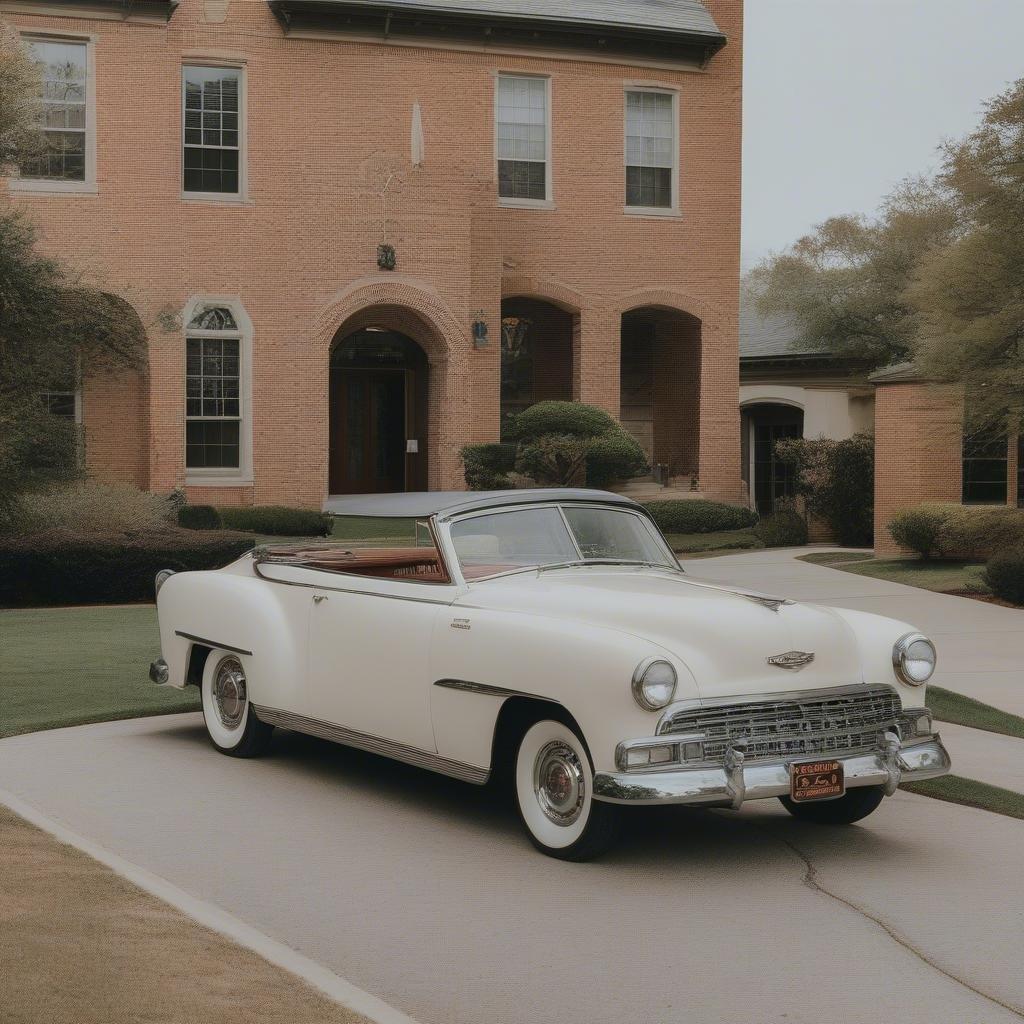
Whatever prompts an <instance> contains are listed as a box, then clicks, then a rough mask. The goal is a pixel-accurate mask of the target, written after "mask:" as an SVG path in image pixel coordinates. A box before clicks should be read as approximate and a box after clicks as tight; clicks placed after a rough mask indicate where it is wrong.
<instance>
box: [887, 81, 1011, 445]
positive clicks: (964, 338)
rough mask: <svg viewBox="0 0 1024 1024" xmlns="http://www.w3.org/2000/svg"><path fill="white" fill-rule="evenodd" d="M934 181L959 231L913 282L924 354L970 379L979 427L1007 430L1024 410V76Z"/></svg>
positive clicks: (951, 149)
mask: <svg viewBox="0 0 1024 1024" xmlns="http://www.w3.org/2000/svg"><path fill="white" fill-rule="evenodd" d="M935 187H936V189H937V190H938V191H941V193H942V194H943V195H944V196H945V197H946V199H947V202H948V203H949V204H950V205H951V206H952V207H953V208H954V209H955V210H956V212H957V218H958V231H957V233H956V236H955V237H954V238H953V239H951V240H950V242H949V244H948V245H946V246H943V247H941V248H938V249H935V250H931V251H929V252H928V253H927V254H926V255H925V257H924V258H923V259H922V260H921V264H920V267H919V271H918V274H917V276H916V279H915V280H914V281H913V283H912V284H911V287H910V288H909V289H908V293H907V294H908V298H909V300H910V301H911V302H912V303H913V304H914V306H915V307H916V308H917V309H918V310H919V311H920V332H919V338H918V343H917V345H916V351H915V356H916V359H917V363H918V365H919V366H920V368H921V369H922V370H923V371H924V372H925V373H926V374H927V375H928V376H930V377H932V378H934V379H935V380H938V381H942V382H947V383H957V384H963V385H965V387H966V391H967V395H968V397H969V402H968V406H967V413H968V418H969V421H970V427H971V429H972V430H974V431H978V432H980V431H983V430H986V429H996V430H1005V429H1006V423H1007V420H1011V421H1017V420H1019V419H1020V416H1021V413H1022V410H1024V291H1022V289H1021V267H1022V266H1024V232H1022V231H1021V224H1022V222H1024V79H1020V80H1018V81H1017V82H1016V83H1015V84H1014V85H1013V86H1012V87H1011V88H1009V89H1008V90H1007V91H1006V92H1004V93H1003V94H1001V95H999V96H997V97H996V98H995V99H993V100H992V101H991V102H989V103H988V104H987V106H986V108H985V114H984V116H983V118H982V121H981V124H980V125H979V126H978V128H977V129H976V130H975V131H974V132H973V133H971V134H970V135H969V136H968V137H967V138H966V139H963V140H962V141H960V142H955V143H948V144H947V145H946V146H945V147H944V162H943V167H942V170H941V172H940V174H939V175H938V178H937V180H936V183H935Z"/></svg>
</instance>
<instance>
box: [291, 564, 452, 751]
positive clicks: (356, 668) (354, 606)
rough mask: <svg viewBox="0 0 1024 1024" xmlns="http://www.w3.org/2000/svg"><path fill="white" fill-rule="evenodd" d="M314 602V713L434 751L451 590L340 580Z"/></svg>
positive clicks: (311, 627)
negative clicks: (433, 652) (434, 694)
mask: <svg viewBox="0 0 1024 1024" xmlns="http://www.w3.org/2000/svg"><path fill="white" fill-rule="evenodd" d="M336 587H337V588H338V589H335V588H334V587H332V588H331V589H323V590H314V591H313V592H312V594H311V597H310V600H311V602H312V608H311V610H310V625H309V655H310V661H309V685H308V687H307V702H308V703H307V712H306V713H307V715H308V716H309V717H310V718H313V719H316V720H317V721H321V722H328V723H330V724H332V725H338V726H341V727H343V728H345V729H350V730H353V731H355V732H359V733H364V734H367V735H369V736H375V737H380V738H383V739H387V740H391V741H393V742H396V743H403V744H406V745H408V746H412V747H416V748H418V749H421V750H430V751H433V750H435V749H436V747H435V745H434V732H433V728H432V726H431V720H430V687H431V686H432V685H433V682H434V680H433V679H432V678H431V676H430V648H431V637H432V635H433V632H434V625H435V622H436V620H437V617H438V616H439V615H441V614H444V613H445V611H446V610H447V608H448V605H449V604H450V603H451V602H452V601H453V600H454V598H455V588H454V587H452V586H448V585H438V584H424V583H405V582H401V581H396V580H377V579H372V578H361V577H338V581H337V584H336Z"/></svg>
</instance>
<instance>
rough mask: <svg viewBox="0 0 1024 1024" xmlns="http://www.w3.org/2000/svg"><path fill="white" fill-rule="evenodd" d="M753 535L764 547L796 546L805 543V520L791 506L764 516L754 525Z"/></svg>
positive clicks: (801, 545)
mask: <svg viewBox="0 0 1024 1024" xmlns="http://www.w3.org/2000/svg"><path fill="white" fill-rule="evenodd" d="M754 536H755V537H757V539H758V540H759V541H760V542H761V543H762V544H763V545H764V546H765V547H766V548H798V547H803V545H804V544H806V543H807V520H806V519H804V517H803V516H802V515H800V513H799V512H794V511H793V509H791V508H784V509H780V510H779V511H778V512H773V513H772V514H771V515H770V516H765V517H764V518H763V519H762V520H761V521H760V522H759V523H758V524H757V526H755V527H754Z"/></svg>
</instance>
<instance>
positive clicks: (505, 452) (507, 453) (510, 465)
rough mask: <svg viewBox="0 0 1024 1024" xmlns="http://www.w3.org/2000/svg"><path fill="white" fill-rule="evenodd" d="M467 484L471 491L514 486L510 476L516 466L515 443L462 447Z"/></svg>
mask: <svg viewBox="0 0 1024 1024" xmlns="http://www.w3.org/2000/svg"><path fill="white" fill-rule="evenodd" d="M460 454H461V455H462V465H463V467H464V468H465V471H466V486H467V487H468V488H469V489H470V490H471V491H504V490H509V489H511V488H512V486H513V484H512V480H511V478H510V477H509V475H508V474H509V473H511V472H512V471H513V470H514V469H515V468H516V446H515V445H514V444H469V445H466V447H465V448H463V449H462V451H461V453H460Z"/></svg>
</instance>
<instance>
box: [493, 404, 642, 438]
mask: <svg viewBox="0 0 1024 1024" xmlns="http://www.w3.org/2000/svg"><path fill="white" fill-rule="evenodd" d="M621 429H622V428H621V427H620V426H619V424H618V423H617V422H616V421H615V420H614V419H613V418H612V417H611V416H610V415H609V414H608V413H606V412H605V411H604V409H599V408H597V406H595V405H584V404H583V403H581V402H538V403H537V404H536V405H531V406H530V408H529V409H524V410H523V411H522V412H521V413H519V414H518V415H516V416H512V417H510V418H509V422H508V431H509V436H510V437H512V438H514V439H515V440H517V441H524V442H525V441H534V440H536V439H537V438H539V437H543V436H545V435H548V434H558V435H562V436H565V435H568V436H571V437H583V438H590V437H600V436H601V435H602V434H611V433H614V432H615V431H617V430H621Z"/></svg>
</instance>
